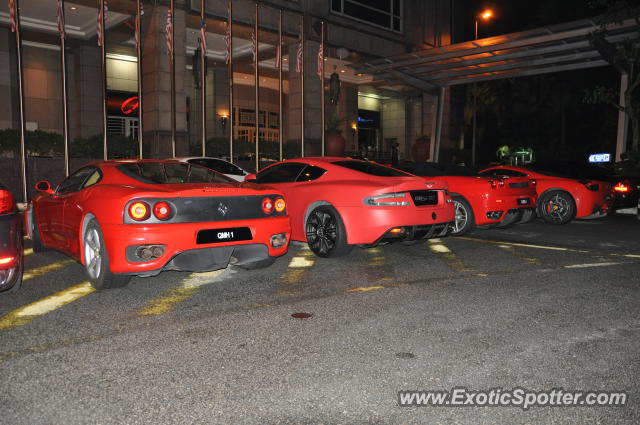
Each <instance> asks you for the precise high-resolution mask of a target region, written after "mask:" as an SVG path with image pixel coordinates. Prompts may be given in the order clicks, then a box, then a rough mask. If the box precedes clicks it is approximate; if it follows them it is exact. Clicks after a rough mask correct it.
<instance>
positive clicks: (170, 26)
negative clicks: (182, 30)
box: [165, 9, 173, 59]
mask: <svg viewBox="0 0 640 425" xmlns="http://www.w3.org/2000/svg"><path fill="white" fill-rule="evenodd" d="M165 36H166V39H167V53H168V54H169V59H172V58H173V17H172V16H171V9H168V10H167V25H166V27H165Z"/></svg>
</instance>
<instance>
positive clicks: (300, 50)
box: [296, 24, 304, 72]
mask: <svg viewBox="0 0 640 425" xmlns="http://www.w3.org/2000/svg"><path fill="white" fill-rule="evenodd" d="M303 51H304V50H303V47H302V24H300V35H299V36H298V51H297V52H296V72H302V59H303V57H302V56H303Z"/></svg>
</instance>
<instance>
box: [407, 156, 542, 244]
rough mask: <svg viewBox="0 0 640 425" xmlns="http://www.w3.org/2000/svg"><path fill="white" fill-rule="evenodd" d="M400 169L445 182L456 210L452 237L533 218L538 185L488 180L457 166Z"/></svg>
mask: <svg viewBox="0 0 640 425" xmlns="http://www.w3.org/2000/svg"><path fill="white" fill-rule="evenodd" d="M399 168H400V169H402V170H405V171H407V172H410V173H412V174H415V175H417V176H424V177H426V178H428V179H431V178H433V177H434V176H437V177H439V178H442V179H444V180H446V182H447V184H448V185H449V192H450V193H451V197H452V198H453V202H454V204H455V207H456V219H455V222H454V225H453V229H452V232H451V233H452V234H453V235H463V234H464V233H466V232H468V231H469V230H470V229H471V227H473V226H497V227H505V226H508V225H510V224H514V223H526V222H528V221H530V220H531V219H533V218H534V206H535V204H536V188H535V185H536V182H535V180H531V179H529V178H523V177H520V178H512V179H508V180H507V179H504V178H499V177H495V178H487V177H479V176H478V175H477V174H476V173H475V172H473V171H471V170H469V169H467V168H464V167H457V166H449V165H444V164H438V163H432V162H416V163H404V164H402V165H400V166H399Z"/></svg>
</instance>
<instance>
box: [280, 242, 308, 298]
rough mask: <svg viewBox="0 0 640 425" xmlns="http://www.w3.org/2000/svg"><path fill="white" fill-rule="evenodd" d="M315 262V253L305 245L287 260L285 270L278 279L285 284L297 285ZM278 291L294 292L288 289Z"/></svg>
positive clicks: (289, 293)
mask: <svg viewBox="0 0 640 425" xmlns="http://www.w3.org/2000/svg"><path fill="white" fill-rule="evenodd" d="M315 263H316V259H315V255H314V254H313V252H311V250H310V249H309V247H307V246H306V245H305V246H304V247H303V248H301V249H300V250H299V251H298V253H297V255H296V256H295V257H293V258H292V259H291V261H289V267H288V269H287V271H286V272H284V273H283V274H282V276H280V280H281V281H282V282H283V283H284V284H286V285H298V284H299V283H300V282H301V281H302V278H304V277H305V276H306V275H307V273H309V270H310V269H311V268H312V267H313V266H314V264H315ZM280 292H281V293H283V294H286V295H291V294H292V293H294V292H291V291H289V290H286V291H280Z"/></svg>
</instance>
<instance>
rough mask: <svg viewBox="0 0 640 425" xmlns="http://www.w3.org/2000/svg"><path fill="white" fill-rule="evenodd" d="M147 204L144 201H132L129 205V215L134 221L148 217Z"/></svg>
mask: <svg viewBox="0 0 640 425" xmlns="http://www.w3.org/2000/svg"><path fill="white" fill-rule="evenodd" d="M149 215H151V214H150V211H149V205H147V204H146V203H145V202H139V201H138V202H134V203H132V204H131V205H129V217H131V218H132V219H134V220H136V221H142V220H146V219H148V218H149Z"/></svg>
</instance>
